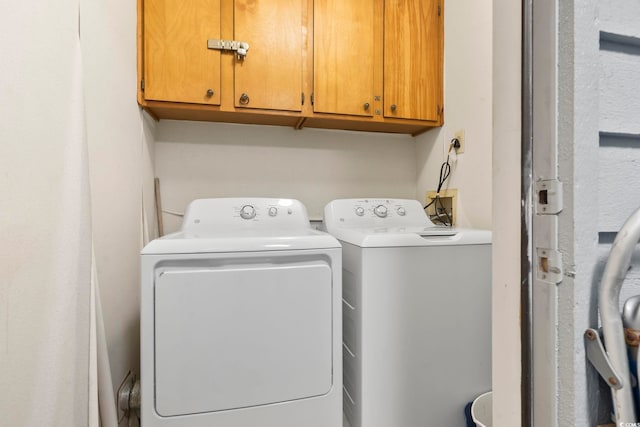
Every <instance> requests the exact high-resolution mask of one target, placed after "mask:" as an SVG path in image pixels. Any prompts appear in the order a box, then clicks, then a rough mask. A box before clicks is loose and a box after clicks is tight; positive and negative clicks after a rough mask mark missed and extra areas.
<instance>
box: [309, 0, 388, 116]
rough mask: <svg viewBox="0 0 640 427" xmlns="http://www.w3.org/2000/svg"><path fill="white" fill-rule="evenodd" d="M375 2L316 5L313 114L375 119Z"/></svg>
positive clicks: (320, 1)
mask: <svg viewBox="0 0 640 427" xmlns="http://www.w3.org/2000/svg"><path fill="white" fill-rule="evenodd" d="M374 7H375V1H372V0H352V1H344V0H315V1H314V15H313V16H314V24H313V36H314V73H313V76H314V77H313V81H314V111H315V112H321V113H336V114H349V115H359V116H369V117H371V116H373V110H374V108H373V100H374V93H373V92H374V80H373V79H374V51H375V47H374V41H375V34H374Z"/></svg>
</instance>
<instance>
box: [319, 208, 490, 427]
mask: <svg viewBox="0 0 640 427" xmlns="http://www.w3.org/2000/svg"><path fill="white" fill-rule="evenodd" d="M324 220H325V224H326V227H327V231H329V233H331V234H332V235H334V236H335V237H336V238H337V239H338V240H339V241H340V242H341V243H342V254H343V275H342V279H343V301H344V303H343V344H344V351H343V369H344V378H343V381H344V390H345V392H344V399H343V405H344V412H345V415H346V418H347V419H348V421H349V423H350V425H351V427H391V426H397V427H425V426H433V427H436V426H446V427H452V426H463V425H466V424H465V417H464V407H465V405H466V404H467V403H468V402H470V401H471V400H473V399H474V398H475V397H476V396H478V395H479V394H481V393H483V392H486V391H488V390H490V389H491V233H490V232H488V231H478V230H455V229H450V228H445V227H440V226H434V225H433V224H432V223H431V221H430V220H429V219H428V217H427V216H426V214H425V212H424V210H423V207H422V206H421V205H420V203H418V202H417V201H415V200H392V199H351V200H334V201H333V202H331V203H329V204H328V205H327V206H326V208H325V211H324Z"/></svg>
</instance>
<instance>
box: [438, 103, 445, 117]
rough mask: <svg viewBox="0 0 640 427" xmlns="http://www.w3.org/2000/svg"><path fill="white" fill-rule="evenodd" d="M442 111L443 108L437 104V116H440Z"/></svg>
mask: <svg viewBox="0 0 640 427" xmlns="http://www.w3.org/2000/svg"><path fill="white" fill-rule="evenodd" d="M443 111H444V108H442V107H440V106H439V105H438V110H437V112H438V115H439V116H440V115H442V112H443Z"/></svg>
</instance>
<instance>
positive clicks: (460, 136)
mask: <svg viewBox="0 0 640 427" xmlns="http://www.w3.org/2000/svg"><path fill="white" fill-rule="evenodd" d="M453 137H454V138H456V139H457V140H458V142H460V147H459V148H456V154H462V153H464V129H461V130H459V131H457V132H456V133H455V134H454V135H453Z"/></svg>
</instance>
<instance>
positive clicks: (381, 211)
mask: <svg viewBox="0 0 640 427" xmlns="http://www.w3.org/2000/svg"><path fill="white" fill-rule="evenodd" d="M373 213H374V214H376V216H378V217H380V218H386V216H387V207H386V206H385V205H378V206H376V207H375V208H373Z"/></svg>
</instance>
